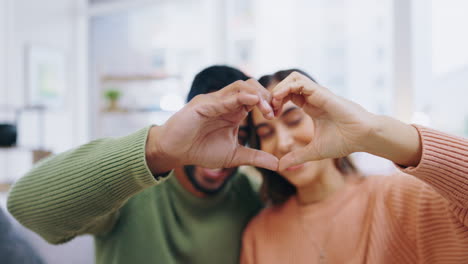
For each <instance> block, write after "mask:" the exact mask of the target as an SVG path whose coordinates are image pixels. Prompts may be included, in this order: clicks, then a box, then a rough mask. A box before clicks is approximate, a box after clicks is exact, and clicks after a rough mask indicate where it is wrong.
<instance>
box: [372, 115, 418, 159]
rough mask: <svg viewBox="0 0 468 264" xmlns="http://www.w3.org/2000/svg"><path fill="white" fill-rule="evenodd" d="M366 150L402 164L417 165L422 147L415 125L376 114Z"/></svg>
mask: <svg viewBox="0 0 468 264" xmlns="http://www.w3.org/2000/svg"><path fill="white" fill-rule="evenodd" d="M371 127H372V129H371V132H370V134H369V138H368V140H367V141H366V144H365V148H364V152H367V153H370V154H373V155H376V156H379V157H382V158H386V159H388V160H391V161H393V162H394V163H396V164H399V165H402V166H417V165H418V164H419V161H420V159H421V155H422V147H421V139H420V137H419V132H418V131H417V129H416V128H415V127H414V126H411V125H408V124H406V123H403V122H401V121H399V120H396V119H393V118H391V117H387V116H381V115H376V116H375V117H374V119H373V121H372V125H371Z"/></svg>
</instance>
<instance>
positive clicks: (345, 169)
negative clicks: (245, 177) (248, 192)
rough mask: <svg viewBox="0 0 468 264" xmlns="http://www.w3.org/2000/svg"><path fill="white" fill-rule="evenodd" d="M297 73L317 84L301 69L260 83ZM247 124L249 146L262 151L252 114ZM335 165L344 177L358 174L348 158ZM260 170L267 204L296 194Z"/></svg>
mask: <svg viewBox="0 0 468 264" xmlns="http://www.w3.org/2000/svg"><path fill="white" fill-rule="evenodd" d="M295 71H296V72H299V73H301V74H303V75H305V76H307V77H308V78H309V79H311V80H312V81H314V82H316V81H315V79H314V78H312V77H311V76H310V75H308V74H307V73H305V72H304V71H301V70H299V69H288V70H283V71H278V72H276V73H274V74H272V75H264V76H262V77H261V78H260V79H259V80H258V81H259V82H260V84H261V85H262V86H263V87H265V88H266V87H268V86H269V85H270V84H271V83H273V82H281V81H282V80H284V79H285V78H286V77H287V76H288V75H289V74H291V73H292V72H295ZM247 122H248V127H249V129H250V133H249V134H250V138H249V145H250V146H251V147H254V148H257V149H260V147H261V146H260V139H259V138H258V136H257V133H256V131H255V125H254V122H253V119H252V115H251V114H249V116H248V117H247ZM333 163H334V165H335V167H336V168H337V169H338V170H339V171H340V172H341V173H342V174H343V175H350V174H356V172H357V169H356V167H355V166H354V164H353V163H352V162H351V160H350V159H349V158H348V157H343V158H337V159H333ZM259 170H260V172H261V174H262V176H263V183H262V186H261V188H260V194H261V196H262V199H263V200H264V201H265V202H271V203H272V204H273V205H278V204H281V203H284V202H285V201H287V200H288V199H289V198H290V197H291V196H292V195H294V194H295V193H296V187H295V186H294V185H292V184H291V183H290V182H289V181H288V180H286V179H285V178H284V177H283V176H281V175H280V174H279V173H277V172H276V171H271V170H267V169H262V168H259Z"/></svg>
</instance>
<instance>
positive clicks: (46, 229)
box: [8, 129, 157, 243]
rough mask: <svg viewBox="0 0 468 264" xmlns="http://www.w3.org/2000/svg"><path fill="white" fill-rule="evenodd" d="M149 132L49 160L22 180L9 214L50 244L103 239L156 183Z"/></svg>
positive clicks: (13, 194)
mask: <svg viewBox="0 0 468 264" xmlns="http://www.w3.org/2000/svg"><path fill="white" fill-rule="evenodd" d="M147 132H148V130H147V129H144V130H140V131H138V132H136V133H134V134H132V135H129V136H127V137H123V138H118V139H103V140H97V141H94V142H91V143H89V144H86V145H84V146H81V147H79V148H77V149H75V150H71V151H68V152H65V153H62V154H60V155H57V156H55V157H53V158H50V159H48V160H46V161H44V162H42V163H40V164H39V165H38V166H36V167H35V168H34V169H33V170H31V171H30V172H29V173H28V174H27V175H26V176H24V177H23V178H22V179H20V180H19V181H18V182H17V183H16V184H15V185H14V187H13V190H12V192H11V194H10V196H9V199H8V209H9V211H10V212H11V213H12V215H13V216H14V217H15V218H16V219H18V221H19V222H20V223H22V224H23V225H25V226H26V227H28V228H30V229H32V230H33V231H35V232H37V233H38V234H40V235H41V236H43V237H44V238H45V239H46V240H47V241H49V242H51V243H61V242H65V241H67V240H70V239H71V238H73V237H74V236H76V235H79V234H83V233H100V232H101V231H104V230H106V229H108V228H109V226H108V225H109V224H113V222H114V219H112V218H113V217H114V213H115V212H116V211H117V210H118V209H119V208H120V207H121V206H122V205H123V204H124V203H125V201H127V200H128V199H129V198H130V197H131V196H133V195H134V194H136V193H138V192H140V191H142V190H143V189H145V188H147V187H149V186H152V185H154V184H156V183H157V181H156V180H155V179H154V177H153V175H152V174H151V172H150V171H149V169H148V167H147V165H146V159H145V158H146V155H145V145H146V139H147Z"/></svg>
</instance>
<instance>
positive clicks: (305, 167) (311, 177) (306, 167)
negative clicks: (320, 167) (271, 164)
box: [282, 162, 316, 188]
mask: <svg viewBox="0 0 468 264" xmlns="http://www.w3.org/2000/svg"><path fill="white" fill-rule="evenodd" d="M311 163H313V162H307V163H303V164H300V165H297V166H293V167H291V168H288V169H286V170H285V171H284V172H282V175H283V177H285V178H286V179H287V180H288V181H289V182H290V183H291V184H292V185H294V186H296V187H297V188H301V187H304V186H307V185H310V184H311V183H312V182H314V181H315V178H316V172H315V169H314V167H313V164H311ZM311 165H312V166H311Z"/></svg>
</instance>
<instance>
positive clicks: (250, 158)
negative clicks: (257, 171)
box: [230, 146, 278, 171]
mask: <svg viewBox="0 0 468 264" xmlns="http://www.w3.org/2000/svg"><path fill="white" fill-rule="evenodd" d="M240 165H251V166H255V167H261V168H265V169H269V170H272V171H276V170H277V169H278V158H277V157H275V156H273V155H272V154H270V153H267V152H265V151H261V150H257V149H252V148H247V147H244V146H239V147H238V148H237V151H236V153H235V154H234V157H233V159H232V162H231V164H230V167H235V166H240Z"/></svg>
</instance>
